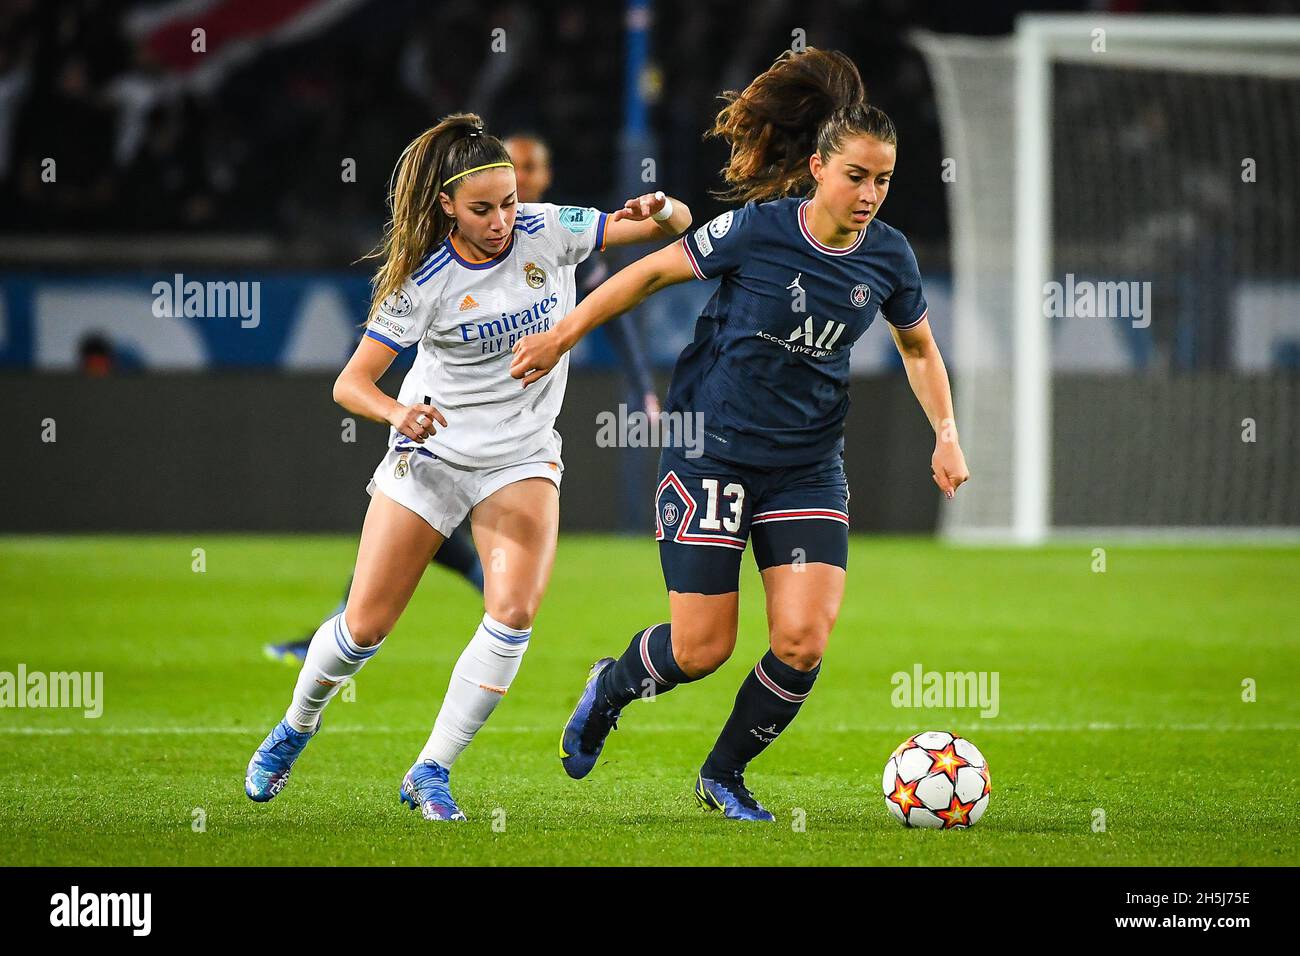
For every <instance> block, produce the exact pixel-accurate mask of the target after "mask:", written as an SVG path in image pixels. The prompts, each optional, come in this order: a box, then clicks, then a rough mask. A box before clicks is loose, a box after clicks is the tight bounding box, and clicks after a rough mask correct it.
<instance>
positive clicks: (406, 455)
mask: <svg viewBox="0 0 1300 956" xmlns="http://www.w3.org/2000/svg"><path fill="white" fill-rule="evenodd" d="M410 459H411V453H410V452H409V451H404V452H402V455H401V457H400V458H398V459H397V467H396V468H394V469H393V477H394V478H405V477H406V476H407V474H408V473H409V472H410V471H411V461H410Z"/></svg>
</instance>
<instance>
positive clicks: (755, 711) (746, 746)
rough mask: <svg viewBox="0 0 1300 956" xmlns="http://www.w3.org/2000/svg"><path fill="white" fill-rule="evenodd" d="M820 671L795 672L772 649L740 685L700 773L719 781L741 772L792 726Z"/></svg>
mask: <svg viewBox="0 0 1300 956" xmlns="http://www.w3.org/2000/svg"><path fill="white" fill-rule="evenodd" d="M820 670H821V665H820V664H818V665H817V666H816V667H814V668H813V669H812V670H810V671H801V670H796V669H795V668H793V667H791V666H790V665H789V664H785V663H783V662H782V661H781V660H780V658H778V657H777V656H776V655H775V654H773V653H772V652H771V651H770V650H769V651H768V652H767V653H766V654H764V655H763V659H762V660H761V661H759V662H758V665H757V666H756V667H755V668H754V669H753V670H752V671H750V672H749V676H748V677H746V678H745V680H744V682H743V683H742V684H741V685H740V692H739V693H737V694H736V703H735V706H734V707H733V708H732V710H731V716H730V717H728V718H727V723H726V724H725V725H724V726H723V728H722V733H721V734H719V735H718V742H717V743H715V744H714V745H713V750H712V751H711V752H710V753H709V757H708V759H707V760H705V761H704V768H703V769H702V770H701V771H700V773H701V774H702V775H703V776H705V777H708V778H710V779H714V780H716V779H718V778H719V777H725V776H726V775H728V774H732V773H740V772H742V771H743V770H744V769H745V767H746V766H747V765H748V764H749V762H750V761H751V760H753V759H754V758H755V757H757V756H758V755H759V754H761V753H762V752H763V751H764V750H765V749H767V745H768V744H770V743H771V742H772V741H773V740H775V739H776V738H777V735H778V734H780V733H781V731H783V730H785V728H786V727H788V726H790V721H792V720H794V718H795V715H796V714H797V713H799V708H800V706H802V705H803V702H804V701H805V700H806V699H807V698H808V695H809V694H810V693H812V687H813V682H814V681H815V680H817V672H818V671H820Z"/></svg>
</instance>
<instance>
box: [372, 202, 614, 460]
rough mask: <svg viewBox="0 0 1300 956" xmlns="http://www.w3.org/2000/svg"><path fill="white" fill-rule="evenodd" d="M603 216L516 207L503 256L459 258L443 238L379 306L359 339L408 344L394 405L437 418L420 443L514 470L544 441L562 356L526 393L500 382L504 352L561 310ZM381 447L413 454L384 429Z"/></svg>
mask: <svg viewBox="0 0 1300 956" xmlns="http://www.w3.org/2000/svg"><path fill="white" fill-rule="evenodd" d="M605 223H606V215H605V213H603V212H600V211H599V210H596V209H591V208H586V207H577V206H554V205H551V204H550V203H521V204H520V206H519V212H518V215H517V217H516V219H515V228H514V233H513V235H512V236H511V238H510V240H509V242H508V244H507V246H506V248H504V249H502V250H501V252H499V253H497V254H496V255H495V256H492V257H491V258H490V259H486V260H483V261H474V260H470V259H466V258H464V256H463V255H462V254H461V252H460V251H459V250H457V248H456V247H455V246H454V245H453V244H452V242H451V240H450V238H449V239H447V240H446V241H444V242H443V243H441V244H440V245H438V246H437V247H436V248H435V249H434V250H433V251H432V252H431V253H430V254H429V255H428V256H427V257H426V258H425V260H424V262H423V263H421V265H420V268H419V269H417V270H416V272H415V273H414V275H412V276H411V277H410V278H408V279H407V280H406V282H405V283H403V285H402V288H401V290H400V291H398V292H395V293H393V294H392V295H390V296H389V297H388V298H387V299H385V300H384V302H383V303H382V304H381V305H380V307H379V311H378V313H377V314H376V315H375V318H374V319H372V320H371V321H370V323H369V324H368V325H367V326H366V333H365V334H366V335H367V336H368V337H370V338H372V339H374V340H376V341H377V342H380V343H381V344H383V345H386V346H387V347H388V348H390V349H392V350H393V351H394V352H400V351H401V350H402V349H403V348H405V347H406V346H409V345H414V344H415V343H416V342H418V343H419V350H418V352H417V354H416V358H415V364H414V365H413V366H412V367H411V371H410V372H408V373H407V375H406V379H405V380H404V381H403V382H402V389H401V392H400V393H399V394H398V401H400V402H401V403H402V404H403V405H413V404H415V403H417V402H424V401H426V396H427V397H428V404H430V405H432V406H433V407H434V408H436V409H438V411H440V412H442V414H443V417H444V418H446V419H447V427H446V428H443V427H442V426H441V425H438V426H437V429H438V431H437V434H436V435H433V436H432V437H430V438H429V439H428V440H426V441H425V443H424V447H425V448H427V449H428V450H429V451H431V452H433V454H435V455H438V456H440V457H442V458H445V459H446V460H448V461H451V462H454V463H456V464H458V465H464V466H468V467H488V466H494V465H501V464H505V463H507V462H510V461H515V460H520V459H523V458H525V457H526V456H528V455H530V454H532V453H533V452H535V451H537V450H538V449H539V448H541V447H542V446H543V445H544V444H546V443H547V442H548V441H550V439H551V435H552V432H553V429H554V426H555V418H556V416H557V415H558V414H559V412H560V405H561V403H562V402H563V401H564V387H565V384H566V382H567V380H568V374H569V356H568V354H567V353H566V354H565V355H564V356H563V357H562V358H561V359H560V361H559V362H558V363H557V364H556V366H555V368H554V369H552V370H551V372H550V374H549V375H547V376H546V377H544V378H543V379H541V381H538V382H534V383H533V384H532V385H530V386H528V388H522V387H521V386H520V381H519V379H516V378H511V377H510V361H511V359H512V358H513V353H512V352H511V349H512V348H513V347H514V344H515V343H516V342H518V341H519V340H520V339H521V338H522V337H523V336H525V335H529V334H531V333H534V332H543V331H546V330H547V329H551V328H554V327H555V325H556V324H557V323H558V322H559V321H560V320H561V319H563V318H564V316H565V315H567V314H568V313H569V312H570V311H572V309H573V306H574V303H575V301H576V291H575V288H574V272H575V267H576V266H577V264H578V263H580V262H582V260H584V259H585V258H587V256H589V255H590V254H591V253H592V252H593V251H594V250H596V249H600V248H603V247H604V242H605ZM389 444H390V445H391V446H394V447H398V446H403V447H404V446H410V445H412V444H414V443H413V442H412V441H411V440H410V439H409V438H407V437H406V436H404V435H402V434H401V433H399V432H398V431H397V429H391V431H390V435H389Z"/></svg>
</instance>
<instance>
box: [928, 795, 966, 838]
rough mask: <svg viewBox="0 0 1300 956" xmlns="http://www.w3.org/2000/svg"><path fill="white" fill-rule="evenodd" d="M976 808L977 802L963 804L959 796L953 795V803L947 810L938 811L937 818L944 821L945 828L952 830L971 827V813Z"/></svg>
mask: <svg viewBox="0 0 1300 956" xmlns="http://www.w3.org/2000/svg"><path fill="white" fill-rule="evenodd" d="M974 806H975V801H974V800H972V801H971V802H970V803H962V802H961V801H960V800H958V799H957V794H955V793H954V794H953V795H952V802H951V803H950V804H948V809H947V810H939V811H936V813H935V816H937V817H938V818H939V819H940V820H942V821H943V828H944V829H945V830H951V829H952V828H953V827H968V826H970V812H971V810H972V809H973V808H974Z"/></svg>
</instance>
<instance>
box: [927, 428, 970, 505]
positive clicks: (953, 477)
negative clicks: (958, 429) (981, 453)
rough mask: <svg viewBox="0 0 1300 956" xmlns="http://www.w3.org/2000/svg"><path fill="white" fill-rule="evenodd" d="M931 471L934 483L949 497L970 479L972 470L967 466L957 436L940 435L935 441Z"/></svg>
mask: <svg viewBox="0 0 1300 956" xmlns="http://www.w3.org/2000/svg"><path fill="white" fill-rule="evenodd" d="M930 471H931V472H932V473H933V476H934V483H935V484H936V485H938V486H939V490H940V491H942V492H943V493H944V495H945V496H946V497H948V498H951V497H952V496H953V495H955V494H956V493H957V489H958V488H960V487H961V486H962V484H963V483H964V482H967V481H970V470H969V469H968V468H967V467H966V456H965V455H963V454H962V453H961V445H960V444H958V443H957V439H956V438H945V437H942V436H941V437H940V438H939V440H938V441H936V442H935V443H934V456H933V457H932V458H931V459H930Z"/></svg>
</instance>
